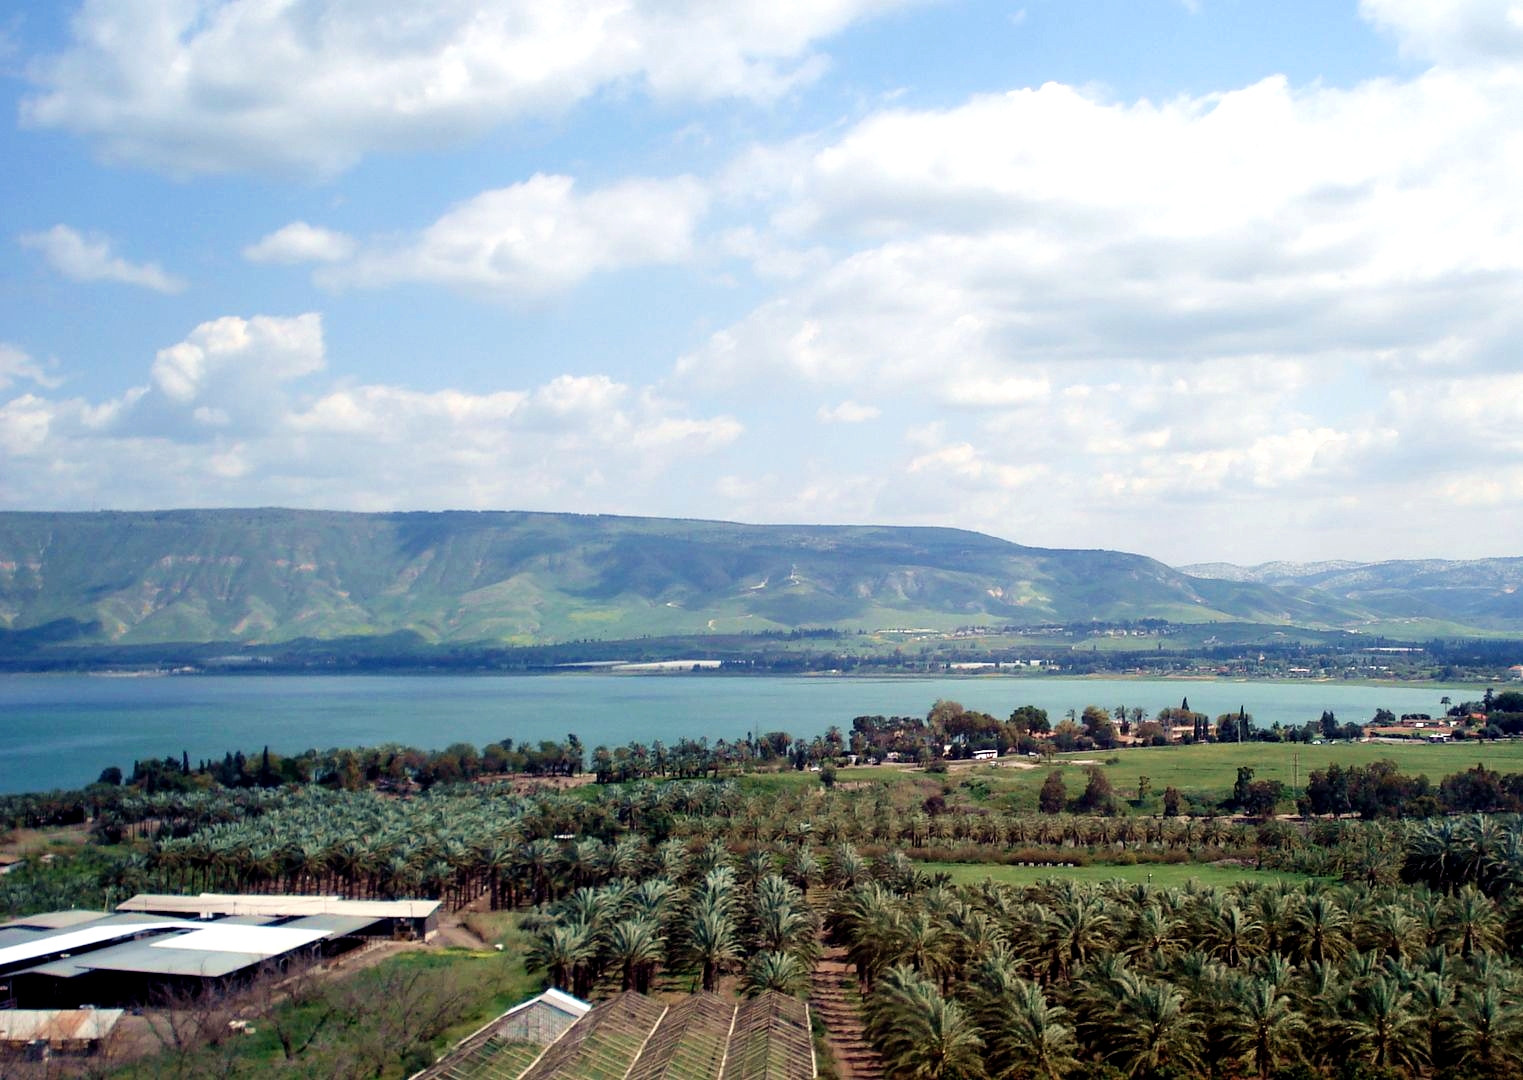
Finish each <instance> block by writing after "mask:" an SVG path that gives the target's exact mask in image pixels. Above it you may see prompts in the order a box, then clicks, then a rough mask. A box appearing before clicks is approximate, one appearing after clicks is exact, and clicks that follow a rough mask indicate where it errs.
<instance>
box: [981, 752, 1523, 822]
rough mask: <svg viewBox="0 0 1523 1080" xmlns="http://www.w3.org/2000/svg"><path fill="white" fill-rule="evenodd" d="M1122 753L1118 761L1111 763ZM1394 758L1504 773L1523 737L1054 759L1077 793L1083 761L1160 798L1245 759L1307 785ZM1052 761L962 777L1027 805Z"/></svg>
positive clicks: (1410, 764)
mask: <svg viewBox="0 0 1523 1080" xmlns="http://www.w3.org/2000/svg"><path fill="white" fill-rule="evenodd" d="M1112 759H1116V760H1115V763H1114V764H1107V762H1109V761H1111V760H1112ZM1375 761H1394V762H1395V763H1396V765H1397V767H1398V768H1399V769H1400V770H1401V771H1402V772H1404V773H1413V774H1416V773H1423V774H1426V775H1427V777H1428V779H1430V780H1432V781H1433V782H1434V783H1437V782H1438V781H1439V780H1440V779H1441V778H1443V777H1445V776H1448V775H1449V774H1450V773H1456V772H1462V771H1463V770H1465V769H1469V768H1473V767H1474V766H1475V765H1476V764H1477V763H1478V762H1479V763H1481V764H1484V765H1485V766H1486V767H1487V768H1488V769H1494V770H1496V771H1498V772H1504V773H1509V772H1523V742H1499V743H1486V744H1482V743H1479V742H1465V743H1449V744H1447V745H1427V744H1422V743H1417V744H1412V745H1410V746H1404V745H1392V744H1387V743H1341V742H1340V743H1325V744H1323V745H1322V746H1313V745H1306V744H1300V743H1258V742H1255V743H1243V744H1241V745H1237V744H1232V743H1212V744H1209V745H1201V746H1158V747H1147V748H1135V749H1127V750H1114V751H1109V752H1106V751H1096V752H1094V753H1090V754H1066V755H1063V756H1061V757H1059V758H1057V759H1056V760H1055V761H1054V767H1057V768H1061V769H1062V770H1063V772H1064V779H1065V782H1066V783H1067V785H1068V788H1069V794H1070V795H1076V794H1078V792H1079V791H1080V790H1082V788H1083V784H1084V782H1085V781H1084V764H1083V763H1085V762H1093V763H1097V764H1099V765H1100V767H1101V768H1102V769H1104V770H1105V774H1106V776H1108V777H1109V778H1110V782H1111V786H1112V787H1114V788H1115V789H1116V794H1117V795H1118V796H1121V797H1123V798H1131V797H1135V795H1136V793H1137V780H1138V778H1139V777H1141V776H1146V777H1148V778H1149V779H1150V780H1151V781H1152V790H1153V797H1154V799H1156V798H1157V797H1158V796H1160V795H1161V794H1162V792H1163V789H1164V788H1165V787H1169V786H1173V787H1177V788H1179V790H1180V791H1182V792H1187V793H1188V792H1198V793H1202V794H1209V795H1214V796H1218V797H1219V796H1221V795H1225V794H1226V793H1227V792H1228V791H1230V790H1231V788H1232V784H1233V781H1235V780H1236V779H1237V770H1238V768H1239V767H1240V766H1244V765H1246V766H1248V767H1249V768H1251V769H1252V770H1253V776H1254V779H1255V780H1279V781H1280V782H1282V783H1283V784H1285V786H1286V787H1287V788H1291V787H1294V788H1296V789H1297V790H1301V789H1304V788H1305V785H1306V778H1307V775H1308V774H1309V773H1310V772H1311V771H1312V770H1314V769H1325V768H1327V766H1328V765H1331V764H1333V763H1335V762H1336V763H1337V764H1339V765H1369V764H1370V763H1371V762H1375ZM1050 771H1051V769H1049V768H1045V767H1044V768H1037V769H1020V770H1017V769H1010V768H1004V767H992V766H985V767H981V768H972V769H966V770H964V769H956V770H954V771H953V772H952V773H951V775H952V776H953V777H954V778H956V781H958V782H960V781H962V780H973V779H978V780H983V781H984V782H985V783H987V784H988V785H989V788H990V790H991V791H992V792H994V793H996V794H1006V793H1010V794H1014V795H1016V796H1017V800H1016V801H1017V802H1018V804H1020V805H1026V804H1028V803H1029V805H1030V806H1031V807H1032V808H1034V807H1035V806H1036V794H1037V792H1038V790H1040V788H1041V786H1042V783H1043V782H1044V781H1045V780H1046V779H1047V774H1048V773H1049V772H1050Z"/></svg>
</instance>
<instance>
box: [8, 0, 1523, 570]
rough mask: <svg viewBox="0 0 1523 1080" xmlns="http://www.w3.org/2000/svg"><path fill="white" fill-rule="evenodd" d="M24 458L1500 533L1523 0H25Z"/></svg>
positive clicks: (678, 502)
mask: <svg viewBox="0 0 1523 1080" xmlns="http://www.w3.org/2000/svg"><path fill="white" fill-rule="evenodd" d="M0 95H3V97H4V100H3V101H0V116H3V120H0V509H10V510H95V509H122V510H142V509H162V508H170V507H223V506H287V507H315V508H330V509H345V510H434V509H500V510H545V511H564V512H578V513H616V514H635V515H653V516H661V517H692V518H710V519H724V520H732V521H744V522H758V523H785V522H786V523H841V524H846V523H857V524H894V525H940V526H955V527H959V528H965V529H973V530H977V531H980V532H985V533H989V534H992V535H995V536H1000V537H1004V538H1007V539H1010V540H1013V541H1016V542H1019V543H1022V544H1029V545H1033V546H1040V547H1062V548H1109V549H1119V550H1125V551H1133V552H1139V553H1142V554H1146V555H1151V556H1153V557H1155V558H1159V559H1162V560H1164V561H1165V562H1169V563H1171V564H1174V565H1182V564H1188V563H1194V562H1203V561H1218V560H1220V561H1229V562H1236V563H1241V564H1251V563H1258V562H1263V561H1269V560H1277V559H1289V560H1301V561H1307V560H1319V559H1358V560H1376V559H1392V558H1478V557H1486V556H1502V555H1517V554H1523V552H1520V551H1519V550H1518V541H1517V539H1516V538H1517V537H1518V536H1519V535H1523V364H1520V362H1519V359H1520V345H1523V198H1520V197H1519V193H1520V192H1523V0H1275V2H1273V3H1271V2H1269V0H1024V2H1013V3H1009V2H1007V3H987V2H981V0H969V2H965V3H955V2H939V3H938V2H930V0H921V2H916V0H771V2H769V3H766V4H758V3H756V2H754V0H664V2H647V0H561V2H558V3H555V4H547V3H544V2H543V0H505V2H500V3H491V2H486V0H433V2H431V3H429V4H417V3H415V2H412V0H409V2H406V3H402V2H397V0H84V2H83V3H78V2H75V3H67V4H57V5H52V4H38V3H35V2H20V0H0Z"/></svg>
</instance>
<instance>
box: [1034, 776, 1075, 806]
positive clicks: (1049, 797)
mask: <svg viewBox="0 0 1523 1080" xmlns="http://www.w3.org/2000/svg"><path fill="white" fill-rule="evenodd" d="M1067 803H1068V789H1067V788H1066V787H1065V786H1064V785H1063V773H1062V772H1061V771H1060V770H1058V769H1054V770H1052V772H1050V773H1048V774H1047V779H1046V781H1044V782H1043V784H1042V791H1041V794H1039V795H1038V796H1037V805H1038V806H1039V807H1040V808H1041V810H1042V813H1044V814H1061V813H1062V812H1063V807H1064V806H1065V805H1066V804H1067Z"/></svg>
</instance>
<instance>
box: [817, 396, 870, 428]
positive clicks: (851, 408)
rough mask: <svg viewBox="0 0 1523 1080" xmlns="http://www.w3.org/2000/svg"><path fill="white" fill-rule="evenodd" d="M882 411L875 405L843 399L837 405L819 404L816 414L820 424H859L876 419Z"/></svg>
mask: <svg viewBox="0 0 1523 1080" xmlns="http://www.w3.org/2000/svg"><path fill="white" fill-rule="evenodd" d="M882 413H883V410H882V409H879V408H878V407H877V406H876V405H862V404H859V403H857V402H855V401H843V402H841V403H840V404H839V405H834V406H825V405H821V406H820V411H819V412H818V413H817V414H816V415H817V416H818V417H819V420H820V423H822V424H861V423H865V422H866V421H868V420H876V419H878V417H879V416H881V415H882Z"/></svg>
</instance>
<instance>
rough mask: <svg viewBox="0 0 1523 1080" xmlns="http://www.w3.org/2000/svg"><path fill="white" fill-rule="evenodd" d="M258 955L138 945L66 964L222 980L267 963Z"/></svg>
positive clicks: (146, 944)
mask: <svg viewBox="0 0 1523 1080" xmlns="http://www.w3.org/2000/svg"><path fill="white" fill-rule="evenodd" d="M268 959H269V957H268V956H267V955H265V954H263V953H255V952H206V951H203V950H200V949H195V950H191V949H158V948H155V947H154V943H153V942H147V941H134V942H129V943H128V944H126V945H117V946H115V947H114V948H110V949H102V950H101V951H100V952H98V953H89V954H87V955H85V956H76V957H71V958H70V959H69V960H67V961H65V962H66V963H69V964H74V965H77V966H79V967H82V968H85V969H87V970H89V971H134V972H138V973H140V974H147V975H193V976H198V977H200V978H205V979H218V978H221V977H222V976H224V975H231V974H232V973H233V972H235V971H242V970H243V969H244V968H248V967H254V966H256V965H258V964H262V963H264V962H265V961H266V960H268Z"/></svg>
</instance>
